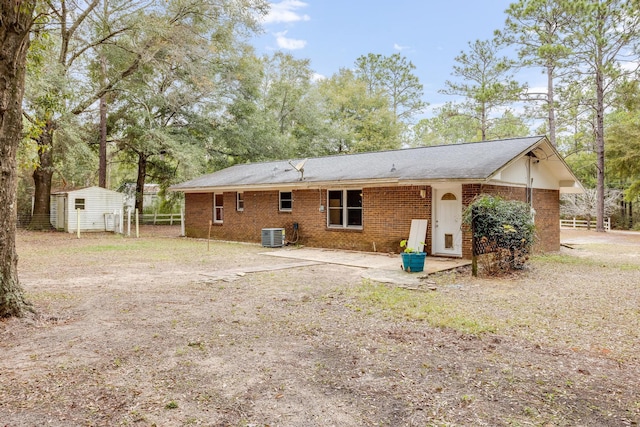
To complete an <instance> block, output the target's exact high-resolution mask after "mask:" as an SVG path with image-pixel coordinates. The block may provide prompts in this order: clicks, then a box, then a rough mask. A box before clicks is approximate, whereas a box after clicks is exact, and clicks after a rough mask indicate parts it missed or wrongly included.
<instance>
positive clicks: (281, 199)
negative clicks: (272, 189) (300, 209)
mask: <svg viewBox="0 0 640 427" xmlns="http://www.w3.org/2000/svg"><path fill="white" fill-rule="evenodd" d="M284 193H289V194H291V198H290V199H283V198H282V195H283V194H284ZM283 201H289V202H291V207H290V208H283V207H282V202H283ZM278 210H279V211H280V212H291V211H292V210H293V191H280V192H279V193H278Z"/></svg>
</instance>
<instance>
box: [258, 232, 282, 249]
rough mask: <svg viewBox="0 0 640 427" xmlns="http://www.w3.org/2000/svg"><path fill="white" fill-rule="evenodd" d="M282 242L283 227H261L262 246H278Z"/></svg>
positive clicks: (280, 245)
mask: <svg viewBox="0 0 640 427" xmlns="http://www.w3.org/2000/svg"><path fill="white" fill-rule="evenodd" d="M284 242H285V239H284V228H263V229H262V246H264V247H265V248H280V247H282V246H284Z"/></svg>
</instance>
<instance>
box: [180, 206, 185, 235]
mask: <svg viewBox="0 0 640 427" xmlns="http://www.w3.org/2000/svg"><path fill="white" fill-rule="evenodd" d="M180 235H181V236H184V209H183V208H180Z"/></svg>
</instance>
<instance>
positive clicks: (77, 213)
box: [76, 209, 80, 239]
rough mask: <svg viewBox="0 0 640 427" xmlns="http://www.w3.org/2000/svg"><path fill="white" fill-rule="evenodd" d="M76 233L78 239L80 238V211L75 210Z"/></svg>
mask: <svg viewBox="0 0 640 427" xmlns="http://www.w3.org/2000/svg"><path fill="white" fill-rule="evenodd" d="M76 232H77V233H78V239H79V238H80V209H76Z"/></svg>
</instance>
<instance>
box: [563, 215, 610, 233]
mask: <svg viewBox="0 0 640 427" xmlns="http://www.w3.org/2000/svg"><path fill="white" fill-rule="evenodd" d="M560 228H584V229H585V230H586V229H587V228H590V229H594V230H595V229H596V220H591V221H587V220H586V219H575V218H572V219H561V220H560ZM604 229H605V230H607V231H611V218H605V219H604Z"/></svg>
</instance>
